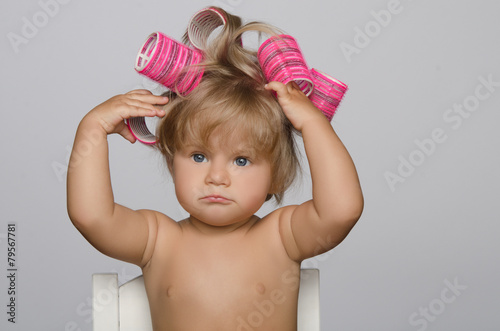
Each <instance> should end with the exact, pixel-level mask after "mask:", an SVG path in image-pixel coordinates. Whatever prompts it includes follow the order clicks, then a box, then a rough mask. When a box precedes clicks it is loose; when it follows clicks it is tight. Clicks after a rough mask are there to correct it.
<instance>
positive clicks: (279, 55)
mask: <svg viewBox="0 0 500 331" xmlns="http://www.w3.org/2000/svg"><path fill="white" fill-rule="evenodd" d="M257 57H258V60H259V63H260V66H261V68H262V71H263V72H264V75H265V76H266V79H267V80H268V81H269V82H271V81H278V82H281V83H283V84H287V83H289V82H291V81H295V82H296V83H297V85H299V87H300V89H301V90H302V92H304V94H305V95H307V96H309V95H310V94H311V92H312V91H313V88H314V85H313V81H312V76H311V73H310V72H309V68H308V67H307V64H306V61H305V59H304V57H303V56H302V52H301V50H300V48H299V45H298V44H297V41H296V40H295V39H294V38H293V37H292V36H288V35H279V36H273V37H271V38H269V39H267V40H266V41H264V42H263V43H262V45H261V46H260V47H259V50H258V51H257Z"/></svg>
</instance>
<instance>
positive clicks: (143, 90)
mask: <svg viewBox="0 0 500 331" xmlns="http://www.w3.org/2000/svg"><path fill="white" fill-rule="evenodd" d="M125 94H151V95H152V94H153V93H151V91H149V90H146V89H137V90H132V91H129V92H127V93H125Z"/></svg>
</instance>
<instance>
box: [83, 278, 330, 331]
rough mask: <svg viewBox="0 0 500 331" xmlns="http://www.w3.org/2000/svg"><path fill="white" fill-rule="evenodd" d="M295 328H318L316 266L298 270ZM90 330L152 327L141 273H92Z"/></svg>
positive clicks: (304, 330)
mask: <svg viewBox="0 0 500 331" xmlns="http://www.w3.org/2000/svg"><path fill="white" fill-rule="evenodd" d="M300 276H301V277H300V290H299V302H298V320H297V323H298V328H297V330H298V331H320V330H319V270H318V269H302V270H301V271H300ZM92 278H93V279H92V285H93V286H92V298H93V303H92V314H93V320H94V331H152V325H151V316H150V313H149V303H148V298H147V296H146V289H145V287H144V279H143V277H142V276H139V277H136V278H134V279H132V280H131V281H129V282H127V283H125V284H123V285H121V286H118V275H117V274H115V273H111V274H94V275H93V277H92Z"/></svg>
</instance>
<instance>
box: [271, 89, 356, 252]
mask: <svg viewBox="0 0 500 331" xmlns="http://www.w3.org/2000/svg"><path fill="white" fill-rule="evenodd" d="M267 88H268V89H272V90H274V91H276V92H277V96H278V101H279V102H280V105H281V106H282V108H283V111H284V112H285V114H286V116H287V118H288V119H289V120H290V122H291V123H292V124H293V126H294V127H295V128H296V129H297V130H299V131H300V132H301V133H302V137H303V140H304V147H305V151H306V154H307V159H308V162H309V167H310V171H311V178H312V193H313V198H312V200H310V201H307V202H305V203H303V204H302V205H300V206H290V207H287V208H283V209H282V210H281V214H280V216H279V217H280V233H281V236H282V239H283V243H284V245H285V248H286V250H287V252H288V254H289V256H290V257H291V258H292V259H294V260H296V261H301V260H304V259H306V258H309V257H312V256H315V255H319V254H321V253H324V252H326V251H328V250H330V249H332V248H333V247H335V246H336V245H338V244H339V243H340V242H341V241H342V240H343V239H344V238H345V237H346V236H347V234H348V233H349V231H350V230H351V229H352V227H353V226H354V225H355V224H356V222H357V220H358V219H359V217H360V216H361V213H362V210H363V194H362V192H361V187H360V184H359V179H358V175H357V172H356V168H355V166H354V163H353V161H352V159H351V157H350V155H349V153H348V152H347V149H346V148H345V146H344V145H343V144H342V142H341V141H340V139H339V138H338V136H337V134H336V133H335V131H334V130H333V128H332V126H331V125H330V123H329V122H328V120H327V119H326V117H325V116H324V115H323V114H322V113H321V111H320V110H319V109H317V108H316V107H315V106H314V105H313V104H312V102H311V101H310V100H309V99H308V98H307V97H306V96H305V95H304V93H302V92H301V91H300V89H299V88H298V86H297V85H296V84H295V83H291V84H287V85H283V84H281V83H279V82H271V83H269V84H268V85H267Z"/></svg>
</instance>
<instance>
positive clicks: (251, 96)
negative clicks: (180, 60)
mask: <svg viewBox="0 0 500 331" xmlns="http://www.w3.org/2000/svg"><path fill="white" fill-rule="evenodd" d="M217 10H219V11H220V12H222V13H223V14H225V15H226V17H227V22H226V24H225V26H224V28H223V29H222V31H221V32H220V34H219V35H218V37H217V38H214V39H213V40H212V41H211V43H210V44H209V45H208V47H207V49H206V50H205V51H204V56H205V57H204V62H203V63H202V64H201V65H202V66H203V68H204V74H203V78H202V80H201V82H200V84H199V85H198V86H197V87H196V88H195V89H194V90H193V91H192V92H191V93H189V95H187V96H180V95H177V94H174V93H173V92H170V93H169V96H170V102H169V103H168V104H167V105H166V106H165V108H164V109H165V110H166V113H167V115H166V116H165V117H164V118H163V120H162V121H161V123H160V125H159V127H158V129H157V131H156V135H157V136H158V143H157V144H156V146H157V148H158V149H159V150H160V152H161V153H162V154H163V155H164V157H165V159H166V161H167V164H168V166H169V170H170V171H171V170H172V168H171V166H172V161H173V157H174V154H175V152H176V151H178V150H181V149H183V147H185V146H186V145H187V144H193V143H194V144H196V145H200V146H203V147H205V148H207V149H210V148H211V146H208V141H209V138H210V136H211V135H212V134H213V133H214V131H215V130H217V134H218V135H221V136H220V137H223V138H226V139H230V137H231V135H232V134H234V133H238V134H240V133H241V135H242V136H243V137H246V138H247V139H248V144H249V146H251V148H252V149H254V152H255V153H256V154H258V155H262V156H263V157H265V158H266V159H267V160H268V161H269V162H270V164H271V176H272V186H271V192H270V195H269V196H268V198H267V200H269V199H270V198H271V197H273V196H274V198H275V199H276V201H277V202H278V203H281V201H282V199H283V196H284V193H285V191H286V189H287V188H288V187H289V186H290V185H291V184H292V182H293V181H294V179H295V176H296V173H297V170H298V167H299V164H298V160H297V152H296V146H295V140H294V137H293V135H294V132H295V131H294V128H293V126H292V125H291V123H290V122H289V121H288V119H287V118H286V116H285V115H284V113H283V110H282V109H281V107H280V105H279V103H278V101H277V99H276V98H275V97H274V96H273V94H272V93H271V92H269V91H267V90H265V89H264V84H265V83H266V79H265V77H264V74H263V73H262V70H261V68H260V66H259V64H258V61H257V57H256V53H255V51H250V50H248V49H245V48H244V47H242V45H241V36H242V34H243V33H244V32H246V31H257V32H265V33H267V34H276V33H277V30H276V29H275V28H273V27H271V26H269V25H266V24H262V23H257V22H253V23H248V24H246V25H244V26H242V25H241V19H240V18H239V17H237V16H233V15H231V14H228V13H226V12H225V11H223V10H222V9H220V8H217ZM185 39H186V38H185ZM186 41H187V40H185V42H186ZM236 130H237V131H236Z"/></svg>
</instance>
